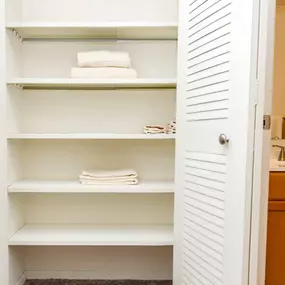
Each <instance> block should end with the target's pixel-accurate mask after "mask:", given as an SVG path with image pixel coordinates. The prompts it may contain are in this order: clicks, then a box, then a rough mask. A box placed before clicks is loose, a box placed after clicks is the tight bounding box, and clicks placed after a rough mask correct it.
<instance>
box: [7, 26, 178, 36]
mask: <svg viewBox="0 0 285 285" xmlns="http://www.w3.org/2000/svg"><path fill="white" fill-rule="evenodd" d="M6 28H7V29H9V30H11V31H12V32H14V33H16V35H18V36H20V37H21V38H22V39H24V40H25V39H26V40H31V39H63V38H64V39H65V38H77V39H80V38H81V39H118V40H125V39H127V40H129V39H134V40H137V39H139V40H176V39H177V34H178V33H177V30H178V25H177V23H176V22H161V23H149V22H101V23H100V22H98V23H94V22H90V23H76V22H66V23H62V22H58V23H55V22H52V23H50V22H46V23H44V22H24V23H23V22H11V23H8V24H7V25H6Z"/></svg>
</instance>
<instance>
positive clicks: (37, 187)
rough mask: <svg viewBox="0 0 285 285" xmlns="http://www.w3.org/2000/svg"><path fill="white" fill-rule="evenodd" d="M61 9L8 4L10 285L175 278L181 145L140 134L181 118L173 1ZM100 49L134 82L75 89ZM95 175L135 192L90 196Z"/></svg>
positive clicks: (30, 2)
mask: <svg viewBox="0 0 285 285" xmlns="http://www.w3.org/2000/svg"><path fill="white" fill-rule="evenodd" d="M66 4H67V2H66V1H64V0H49V1H43V0H9V1H6V17H5V18H6V24H5V27H3V28H5V33H6V43H5V44H6V47H5V49H6V52H7V55H6V75H5V79H4V80H6V102H7V104H6V112H5V113H6V114H7V125H6V128H5V136H6V139H7V161H5V165H7V181H6V185H7V196H8V199H7V200H8V206H7V208H9V219H8V237H7V246H9V272H10V277H9V278H10V285H16V284H21V285H22V284H23V282H22V281H23V280H24V279H25V278H26V277H27V278H35V279H37V278H39V279H41V278H47V279H49V278H60V277H63V276H65V277H66V278H74V279H81V278H82V276H83V277H86V279H130V278H131V279H150V280H154V279H160V280H162V279H164V280H167V279H171V278H172V257H173V255H172V246H173V242H174V237H173V211H174V207H173V204H174V160H175V157H174V156H175V138H176V135H175V134H164V133H163V134H144V126H145V125H149V124H153V125H163V126H166V125H167V124H168V123H169V122H170V121H172V120H174V118H175V113H176V86H177V80H176V62H177V59H176V52H177V40H178V19H177V14H178V13H177V4H178V3H177V0H169V1H165V0H157V1H155V2H153V1H152V0H138V1H129V0H120V1H111V0H96V1H89V0H80V1H77V0H70V1H68V5H66ZM110 7H111V8H110ZM63 11H64V12H63ZM78 11H80V13H79V12H78ZM94 50H106V51H123V52H126V53H128V54H129V55H130V58H131V67H132V68H134V69H135V70H136V71H137V74H138V78H137V79H95V78H94V79H75V78H71V68H72V67H76V66H77V53H78V52H84V51H94ZM5 167H6V166H5ZM90 168H91V169H96V170H116V169H134V170H135V171H136V172H137V173H138V181H139V182H138V184H137V185H83V184H81V183H80V182H79V175H80V174H81V172H82V170H84V169H90ZM0 214H2V213H0ZM23 247H24V248H23ZM110 248H112V249H110ZM142 248H143V249H142ZM59 252H61V253H59ZM59 256H60V258H59ZM59 259H60V261H58V260H59ZM135 260H136V261H135ZM105 264H106V266H105ZM103 267H104V268H103ZM104 272H105V273H104ZM19 280H20V281H19ZM19 282H21V283H19ZM3 285H4V284H3ZM5 285H6V284H5Z"/></svg>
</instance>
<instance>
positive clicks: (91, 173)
mask: <svg viewBox="0 0 285 285" xmlns="http://www.w3.org/2000/svg"><path fill="white" fill-rule="evenodd" d="M79 181H80V182H81V183H82V184H85V185H136V184H138V173H137V172H136V171H135V170H132V169H122V170H113V171H112V170H107V171H102V170H99V171H98V170H92V169H91V170H83V171H82V174H81V175H80V176H79Z"/></svg>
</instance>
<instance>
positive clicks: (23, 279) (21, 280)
mask: <svg viewBox="0 0 285 285" xmlns="http://www.w3.org/2000/svg"><path fill="white" fill-rule="evenodd" d="M26 280H27V276H26V273H25V272H24V273H23V274H22V276H21V278H20V279H19V281H18V282H17V284H16V285H24V284H25V282H26Z"/></svg>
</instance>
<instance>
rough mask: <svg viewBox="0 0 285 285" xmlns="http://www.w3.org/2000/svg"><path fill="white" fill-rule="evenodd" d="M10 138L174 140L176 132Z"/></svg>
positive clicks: (39, 135) (21, 137)
mask: <svg viewBox="0 0 285 285" xmlns="http://www.w3.org/2000/svg"><path fill="white" fill-rule="evenodd" d="M7 138H8V139H17V140H25V139H27V140H33V139H35V140H49V139H51V140H112V139H113V140H169V139H170V140H172V139H175V135H174V134H108V133H106V134H104V133H103V134H101V133H75V134H22V133H21V134H8V135H7Z"/></svg>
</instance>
